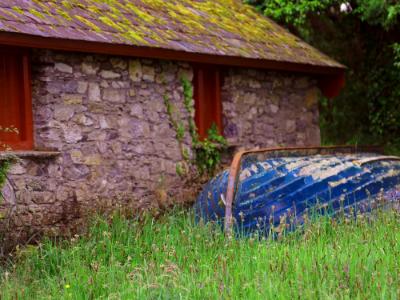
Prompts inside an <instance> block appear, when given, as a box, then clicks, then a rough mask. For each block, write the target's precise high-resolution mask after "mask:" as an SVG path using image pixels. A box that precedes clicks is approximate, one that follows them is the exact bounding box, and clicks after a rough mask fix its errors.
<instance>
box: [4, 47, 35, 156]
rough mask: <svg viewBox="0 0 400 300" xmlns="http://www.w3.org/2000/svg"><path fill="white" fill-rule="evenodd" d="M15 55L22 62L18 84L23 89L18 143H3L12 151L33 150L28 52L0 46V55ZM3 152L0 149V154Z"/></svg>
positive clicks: (29, 59) (20, 103)
mask: <svg viewBox="0 0 400 300" xmlns="http://www.w3.org/2000/svg"><path fill="white" fill-rule="evenodd" d="M10 52H12V53H16V54H17V55H18V56H20V58H21V60H22V82H21V83H20V84H18V85H19V86H21V88H22V89H23V93H22V94H23V96H22V99H20V102H19V105H21V115H20V116H18V117H19V118H20V124H21V125H20V128H18V131H19V133H18V134H19V135H20V138H19V141H18V142H8V141H3V142H4V143H5V144H6V145H7V146H9V147H10V148H11V149H12V151H21V150H33V147H34V138H33V113H32V88H31V57H30V50H29V49H27V48H19V47H10V46H3V45H0V55H4V54H7V53H10ZM1 151H4V150H3V149H0V152H1Z"/></svg>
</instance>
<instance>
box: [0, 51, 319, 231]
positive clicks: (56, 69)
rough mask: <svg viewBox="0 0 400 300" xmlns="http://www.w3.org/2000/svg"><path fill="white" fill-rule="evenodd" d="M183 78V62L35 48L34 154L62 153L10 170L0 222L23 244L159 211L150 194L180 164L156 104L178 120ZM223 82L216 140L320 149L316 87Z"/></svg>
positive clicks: (174, 184)
mask: <svg viewBox="0 0 400 300" xmlns="http://www.w3.org/2000/svg"><path fill="white" fill-rule="evenodd" d="M183 75H185V76H186V77H187V78H189V79H191V78H192V76H193V74H192V69H191V67H190V65H189V64H187V63H180V62H167V61H157V60H147V59H129V58H123V57H109V56H105V55H87V54H77V53H63V52H52V51H45V50H36V51H34V54H33V57H32V80H33V86H32V101H33V118H34V131H35V147H36V149H54V150H57V151H59V152H60V154H59V155H58V156H56V157H53V158H47V157H36V158H25V159H22V160H20V161H19V162H18V163H17V164H15V165H14V166H13V168H12V170H11V171H10V176H9V182H8V184H7V187H6V193H5V194H7V196H6V199H5V201H3V204H2V206H3V211H5V212H6V214H9V215H10V216H12V218H8V219H7V218H5V219H3V222H4V220H6V221H7V222H9V225H10V226H11V227H12V228H13V231H14V232H17V233H21V234H23V235H25V237H26V236H29V235H31V234H32V233H34V232H39V231H40V232H44V233H45V234H54V235H59V234H65V233H67V232H68V231H69V230H70V229H71V228H72V229H74V226H77V225H79V220H81V218H82V217H83V216H84V215H85V214H86V213H87V211H89V210H91V209H93V210H95V209H101V208H102V207H109V206H113V205H116V204H119V205H122V206H129V207H132V209H136V208H142V207H151V206H157V205H162V204H160V203H159V201H160V195H159V194H158V193H157V191H160V190H161V191H166V192H170V193H171V195H174V193H175V192H176V191H177V189H178V187H179V184H180V181H179V180H177V176H176V163H177V162H178V161H180V160H181V155H180V151H179V147H178V144H177V141H176V138H175V132H174V131H173V129H172V128H171V126H170V124H169V121H168V115H167V113H166V108H165V105H164V103H163V97H164V96H165V95H168V97H169V99H170V100H171V102H172V103H173V104H174V106H175V107H176V108H177V112H178V113H179V114H180V115H181V117H182V118H186V115H185V110H184V108H183V98H182V97H183V91H182V87H181V83H180V78H181V77H182V76H183ZM224 77H225V79H224V81H223V82H224V84H223V87H222V101H223V113H224V116H223V119H224V127H225V128H224V134H225V135H226V137H227V138H228V140H229V142H230V143H232V144H235V145H239V146H244V147H253V146H277V145H306V144H307V145H311V144H319V128H318V111H317V103H316V99H317V90H316V89H315V87H314V85H315V82H313V81H312V80H310V79H308V78H306V77H298V76H295V75H284V74H277V73H273V72H267V71H254V70H241V69H230V70H228V71H227V72H226V74H225V76H224ZM189 141H190V139H189V137H186V146H187V147H190V145H189V144H190V142H189ZM155 191H156V192H155ZM162 199H163V197H161V200H162ZM21 238H24V236H22V237H21Z"/></svg>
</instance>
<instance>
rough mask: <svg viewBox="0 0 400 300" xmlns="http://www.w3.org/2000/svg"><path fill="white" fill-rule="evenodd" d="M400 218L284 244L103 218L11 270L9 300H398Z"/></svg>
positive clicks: (180, 217) (6, 273)
mask: <svg viewBox="0 0 400 300" xmlns="http://www.w3.org/2000/svg"><path fill="white" fill-rule="evenodd" d="M399 229H400V216H399V214H398V213H396V212H385V213H379V214H378V215H377V216H376V218H374V220H373V221H370V220H367V219H358V220H357V221H351V222H339V223H337V222H332V221H330V220H328V219H324V218H323V219H320V220H318V221H317V222H315V223H313V224H310V225H308V226H307V227H306V228H305V230H304V233H293V234H290V235H289V236H286V237H283V238H281V239H279V240H271V239H266V240H265V239H263V240H262V239H261V240H260V239H257V238H242V239H227V238H225V237H224V235H223V234H222V233H221V232H220V231H219V230H216V229H215V228H214V229H213V228H212V227H211V226H204V225H202V226H197V225H195V224H194V222H193V217H192V215H191V214H190V213H187V212H184V211H175V212H173V213H171V214H168V215H166V216H164V217H162V218H161V219H159V220H153V219H151V218H148V219H147V220H146V221H144V222H140V223H139V222H138V221H129V220H126V219H124V218H121V217H114V218H113V221H112V222H111V223H108V222H106V221H104V220H102V219H101V218H99V219H97V220H96V221H95V222H94V224H93V226H92V227H91V229H90V231H89V233H88V235H87V236H85V237H75V238H74V239H72V240H71V241H64V242H59V243H58V244H56V243H55V242H54V241H53V242H52V241H44V242H43V243H42V244H41V245H40V247H37V248H33V247H30V248H28V249H25V250H23V251H20V252H19V258H18V259H17V260H16V262H15V264H12V265H10V266H8V267H7V268H6V269H5V270H3V271H2V275H1V276H2V283H1V284H0V293H1V297H0V298H1V299H46V298H51V299H98V298H100V299H276V298H277V299H298V298H301V299H316V298H320V299H382V298H385V299H396V298H400V230H399Z"/></svg>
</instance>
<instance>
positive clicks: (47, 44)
mask: <svg viewBox="0 0 400 300" xmlns="http://www.w3.org/2000/svg"><path fill="white" fill-rule="evenodd" d="M0 44H2V45H9V46H19V47H29V48H41V49H51V50H62V51H75V52H85V53H98V54H109V55H121V56H130V57H142V58H156V59H165V60H177V61H187V62H195V63H206V64H217V65H225V66H237V67H248V68H257V69H268V70H279V71H291V72H299V73H306V74H319V75H336V74H341V73H343V72H344V70H345V69H346V68H345V66H343V65H340V64H338V63H337V64H336V66H323V65H312V64H300V63H294V62H285V61H275V60H266V59H253V58H245V57H237V56H223V55H211V54H204V53H192V52H185V51H176V50H171V49H162V48H153V47H143V46H131V45H122V44H111V43H100V42H90V41H82V40H72V39H60V38H53V37H42V36H35V35H28V34H22V33H14V32H5V31H2V32H0Z"/></svg>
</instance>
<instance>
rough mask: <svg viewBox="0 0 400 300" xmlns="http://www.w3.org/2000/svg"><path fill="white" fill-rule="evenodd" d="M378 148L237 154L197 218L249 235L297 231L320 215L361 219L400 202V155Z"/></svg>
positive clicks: (211, 186) (210, 188)
mask: <svg viewBox="0 0 400 300" xmlns="http://www.w3.org/2000/svg"><path fill="white" fill-rule="evenodd" d="M377 151H378V149H377V148H372V147H368V148H359V147H358V148H355V147H347V146H345V147H313V148H284V149H279V148H275V149H259V150H253V151H242V152H239V153H237V154H236V155H235V157H234V159H233V162H232V165H231V168H230V169H229V170H226V171H224V172H222V173H220V174H219V175H217V176H216V177H214V178H213V179H212V180H210V181H209V182H208V183H207V184H206V186H205V187H204V189H203V191H202V192H201V193H200V195H199V196H198V199H197V202H196V204H195V212H196V216H197V217H198V218H199V219H202V220H204V221H205V222H207V221H217V222H220V223H221V224H224V227H225V230H226V232H230V231H231V229H232V228H235V229H236V231H238V230H239V231H240V232H243V233H245V234H247V233H251V232H254V231H262V232H263V233H265V234H268V233H269V232H271V230H276V229H277V228H282V226H284V227H286V228H288V227H291V228H295V227H296V226H298V225H300V224H302V223H303V222H304V219H305V217H306V216H309V215H310V214H314V213H318V214H319V213H322V214H330V215H335V214H337V213H339V212H342V213H343V214H346V215H356V214H358V213H363V212H368V211H371V210H373V209H374V208H376V207H378V206H381V205H385V206H386V205H388V204H391V203H392V204H395V203H398V202H397V201H398V200H399V199H400V157H396V156H384V155H380V154H377Z"/></svg>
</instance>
